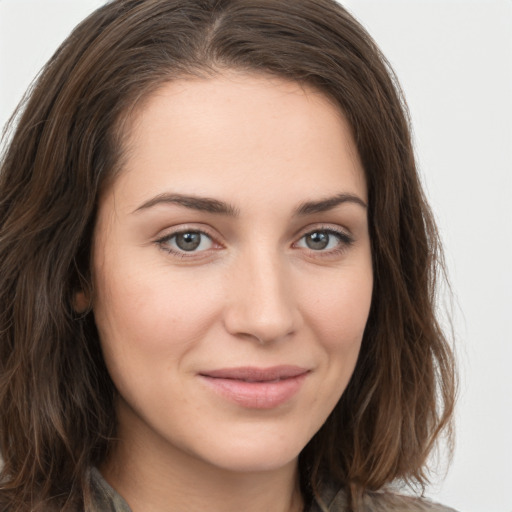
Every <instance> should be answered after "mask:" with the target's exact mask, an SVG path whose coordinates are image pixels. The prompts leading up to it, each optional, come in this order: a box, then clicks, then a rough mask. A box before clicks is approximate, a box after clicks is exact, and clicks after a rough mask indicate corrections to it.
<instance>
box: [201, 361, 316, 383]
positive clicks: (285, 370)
mask: <svg viewBox="0 0 512 512" xmlns="http://www.w3.org/2000/svg"><path fill="white" fill-rule="evenodd" d="M308 371H309V370H308V369H307V368H303V367H301V366H294V365H281V366H272V367H269V368H258V367H255V366H241V367H238V368H219V369H217V370H208V371H205V372H200V375H202V376H203V377H211V378H214V379H232V380H243V381H246V382H268V381H276V380H283V379H291V378H293V377H298V376H299V375H303V374H305V373H307V372H308Z"/></svg>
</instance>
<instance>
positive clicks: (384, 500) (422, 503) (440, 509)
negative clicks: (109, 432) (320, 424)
mask: <svg viewBox="0 0 512 512" xmlns="http://www.w3.org/2000/svg"><path fill="white" fill-rule="evenodd" d="M91 489H92V495H93V502H94V512H132V511H131V509H130V507H129V506H128V504H127V503H126V501H125V500H124V499H123V498H122V497H121V496H120V495H119V494H118V493H117V492H116V491H115V490H114V489H113V488H112V487H111V486H110V485H109V484H108V483H107V481H106V480H105V479H104V478H103V477H102V476H101V474H100V472H99V471H98V470H97V469H96V468H93V469H92V470H91ZM363 504H364V505H363V510H364V512H455V511H454V510H453V509H451V508H447V507H444V506H442V505H439V504H437V503H433V502H431V501H429V500H427V499H424V498H414V497H411V496H404V495H401V494H395V493H391V492H368V493H366V494H365V496H364V501H363ZM346 510H347V500H346V495H345V492H344V491H343V489H339V488H337V487H336V486H334V485H327V486H326V487H325V488H324V490H323V492H322V494H321V496H319V497H318V498H317V499H315V500H314V501H313V503H312V504H311V506H309V507H308V508H307V510H305V511H304V512H346Z"/></svg>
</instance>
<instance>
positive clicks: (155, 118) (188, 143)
mask: <svg viewBox="0 0 512 512" xmlns="http://www.w3.org/2000/svg"><path fill="white" fill-rule="evenodd" d="M125 149H126V151H125V159H124V164H123V165H124V166H123V169H122V171H121V172H120V174H119V176H118V177H117V178H116V179H115V181H114V183H113V185H111V186H110V188H109V189H108V190H107V191H106V193H105V194H104V195H103V196H102V198H101V200H100V205H99V211H98V221H97V225H96V229H95V234H94V250H93V263H94V285H95V295H94V298H93V309H94V316H95V320H96V324H97V327H98V331H99V334H100V339H101V344H102V348H103V352H104V357H105V361H106V364H107V367H108V370H109V372H110V374H111V377H112V379H113V381H114V383H115V385H116V387H117V389H118V391H119V400H118V404H117V415H118V421H119V436H120V438H121V440H122V441H126V442H129V443H130V446H133V447H135V446H138V447H141V453H142V452H143V453H145V454H146V455H145V456H148V457H153V458H155V460H160V459H161V460H163V458H167V459H168V460H180V461H181V463H183V461H184V460H193V461H195V462H201V463H205V464H207V465H208V467H216V468H223V469H227V470H234V471H262V470H263V471H265V470H272V469H275V468H279V467H284V466H285V465H288V464H292V463H294V462H295V460H296V457H297V456H298V454H299V452H300V451H301V450H302V448H303V447H304V446H305V445H306V443H307V442H308V441H309V440H310V438H311V437H312V436H313V435H314V434H315V432H316V431H317V430H318V429H319V428H320V427H321V425H322V424H323V423H324V421H325V420H326V418H327V416H328V415H329V413H330V412H331V411H332V409H333V408H334V406H335V405H336V403H337V401H338V400H339V398H340V396H341V395H342V393H343V391H344V390H345V388H346V386H347V383H348V381H349V379H350V376H351V375H352V372H353V370H354V366H355V364H356V360H357V357H358V353H359V349H360V345H361V339H362V336H363V331H364V328H365V324H366V320H367V317H368V311H369V308H370V301H371V295H372V265H371V254H370V240H369V235H368V226H367V209H366V201H367V193H366V184H365V178H364V174H363V170H362V167H361V163H360V161H359V158H358V154H357V151H356V148H355V145H354V141H353V140H352V136H351V133H350V130H349V127H348V126H347V123H346V121H345V120H344V118H343V116H342V115H341V114H340V112H339V111H338V110H337V109H336V108H335V107H334V106H333V105H332V104H331V103H330V102H329V101H328V100H327V99H326V98H325V97H324V96H323V95H321V94H320V93H318V92H316V91H315V90H313V89H309V88H308V87H300V86H299V85H297V84H295V83H290V82H286V81H282V80H280V79H277V78H268V77H264V76H258V75H243V74H235V73H229V74H225V75H223V76H218V77H216V78H210V79H189V80H179V81H175V82H173V83H169V84H166V85H165V86H163V87H162V88H161V89H160V90H158V91H157V92H156V93H154V94H153V95H152V96H150V97H149V98H148V101H146V102H145V104H144V106H143V107H142V108H141V109H140V111H139V112H138V114H137V115H136V116H135V118H134V120H133V122H132V124H131V130H130V133H129V137H128V142H127V144H126V148H125ZM80 301H85V299H84V298H83V297H78V302H79V303H80Z"/></svg>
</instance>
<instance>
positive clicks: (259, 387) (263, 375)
mask: <svg viewBox="0 0 512 512" xmlns="http://www.w3.org/2000/svg"><path fill="white" fill-rule="evenodd" d="M308 373H309V370H308V369H306V368H301V367H299V366H290V365H283V366H273V367H270V368H255V367H252V366H246V367H239V368H222V369H217V370H209V371H206V372H201V373H200V374H199V376H200V377H201V378H202V379H203V381H204V382H205V383H206V384H207V385H208V386H209V387H210V388H211V389H213V391H215V392H216V393H218V394H220V395H221V396H223V397H224V398H227V399H228V400H230V401H232V402H235V403H236V404H238V405H241V406H242V407H246V408H250V409H273V408H274V407H278V406H279V405H282V404H284V403H286V402H287V401H288V400H290V399H291V398H292V397H293V396H294V395H295V394H297V393H298V391H299V390H300V388H301V386H302V383H303V382H304V380H305V378H306V376H307V375H308Z"/></svg>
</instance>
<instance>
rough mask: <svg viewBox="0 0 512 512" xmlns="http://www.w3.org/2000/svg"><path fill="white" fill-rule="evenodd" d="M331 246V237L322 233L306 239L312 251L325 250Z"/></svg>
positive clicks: (317, 232) (319, 232)
mask: <svg viewBox="0 0 512 512" xmlns="http://www.w3.org/2000/svg"><path fill="white" fill-rule="evenodd" d="M328 244H329V235H328V234H327V233H324V232H322V231H316V232H315V233H311V234H310V235H308V236H307V237H306V245H307V246H308V247H309V248H310V249H315V250H319V249H325V248H326V247H327V245H328Z"/></svg>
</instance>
